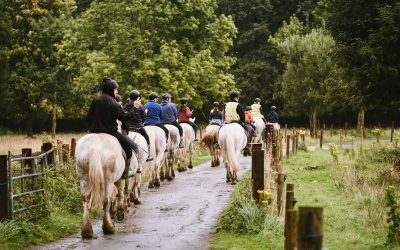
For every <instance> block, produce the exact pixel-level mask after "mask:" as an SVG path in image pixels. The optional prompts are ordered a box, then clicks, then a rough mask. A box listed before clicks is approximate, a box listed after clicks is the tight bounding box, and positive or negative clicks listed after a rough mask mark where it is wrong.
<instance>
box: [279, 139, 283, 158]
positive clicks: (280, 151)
mask: <svg viewBox="0 0 400 250" xmlns="http://www.w3.org/2000/svg"><path fill="white" fill-rule="evenodd" d="M282 137H283V136H282V134H279V162H281V161H282V155H283V144H282V143H283V138H282Z"/></svg>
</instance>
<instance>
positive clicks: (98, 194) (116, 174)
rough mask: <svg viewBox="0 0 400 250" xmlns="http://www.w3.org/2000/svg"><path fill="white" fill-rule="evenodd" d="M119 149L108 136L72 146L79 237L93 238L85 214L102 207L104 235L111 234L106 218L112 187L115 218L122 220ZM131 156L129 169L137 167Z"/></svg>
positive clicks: (86, 138)
mask: <svg viewBox="0 0 400 250" xmlns="http://www.w3.org/2000/svg"><path fill="white" fill-rule="evenodd" d="M122 151H123V149H122V147H121V145H120V143H119V142H118V140H117V138H115V137H114V136H111V135H109V134H87V135H85V136H83V137H82V138H80V139H79V141H78V142H77V144H76V151H75V158H76V173H77V176H78V178H79V180H80V190H81V194H82V202H83V217H82V231H81V235H82V237H83V238H92V237H93V228H92V225H91V223H90V218H89V211H90V210H92V209H96V208H99V207H103V210H104V216H103V231H104V234H113V233H114V232H115V227H114V224H113V222H112V220H111V216H110V207H111V201H112V199H113V190H114V184H115V187H116V188H117V200H116V203H117V204H116V209H117V211H118V213H117V218H119V219H120V220H122V219H123V217H124V212H125V210H126V204H125V198H124V184H125V182H124V180H121V176H122V173H123V172H124V169H125V160H124V158H123V155H122ZM137 164H138V162H137V159H136V156H135V154H133V156H132V159H131V167H132V166H133V168H134V167H135V166H137Z"/></svg>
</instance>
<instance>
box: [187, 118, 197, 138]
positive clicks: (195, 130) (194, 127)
mask: <svg viewBox="0 0 400 250" xmlns="http://www.w3.org/2000/svg"><path fill="white" fill-rule="evenodd" d="M186 123H187V124H189V125H190V126H192V128H193V130H194V140H195V141H198V139H197V125H196V124H195V123H194V122H192V121H187V122H186Z"/></svg>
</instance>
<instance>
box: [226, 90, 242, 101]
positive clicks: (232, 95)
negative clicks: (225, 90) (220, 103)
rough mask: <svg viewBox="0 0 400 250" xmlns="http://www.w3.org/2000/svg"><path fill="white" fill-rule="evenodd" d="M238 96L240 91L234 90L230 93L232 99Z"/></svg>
mask: <svg viewBox="0 0 400 250" xmlns="http://www.w3.org/2000/svg"><path fill="white" fill-rule="evenodd" d="M236 97H240V93H239V92H238V91H232V92H231V93H230V94H229V98H230V99H231V101H234V98H236Z"/></svg>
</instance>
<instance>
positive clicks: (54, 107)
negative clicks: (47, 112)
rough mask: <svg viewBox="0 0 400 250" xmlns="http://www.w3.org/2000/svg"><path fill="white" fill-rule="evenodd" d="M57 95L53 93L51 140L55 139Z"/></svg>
mask: <svg viewBox="0 0 400 250" xmlns="http://www.w3.org/2000/svg"><path fill="white" fill-rule="evenodd" d="M56 97H57V94H56V93H55V92H54V102H53V105H52V106H53V107H52V119H51V138H53V139H55V138H56V127H57V102H56Z"/></svg>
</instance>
